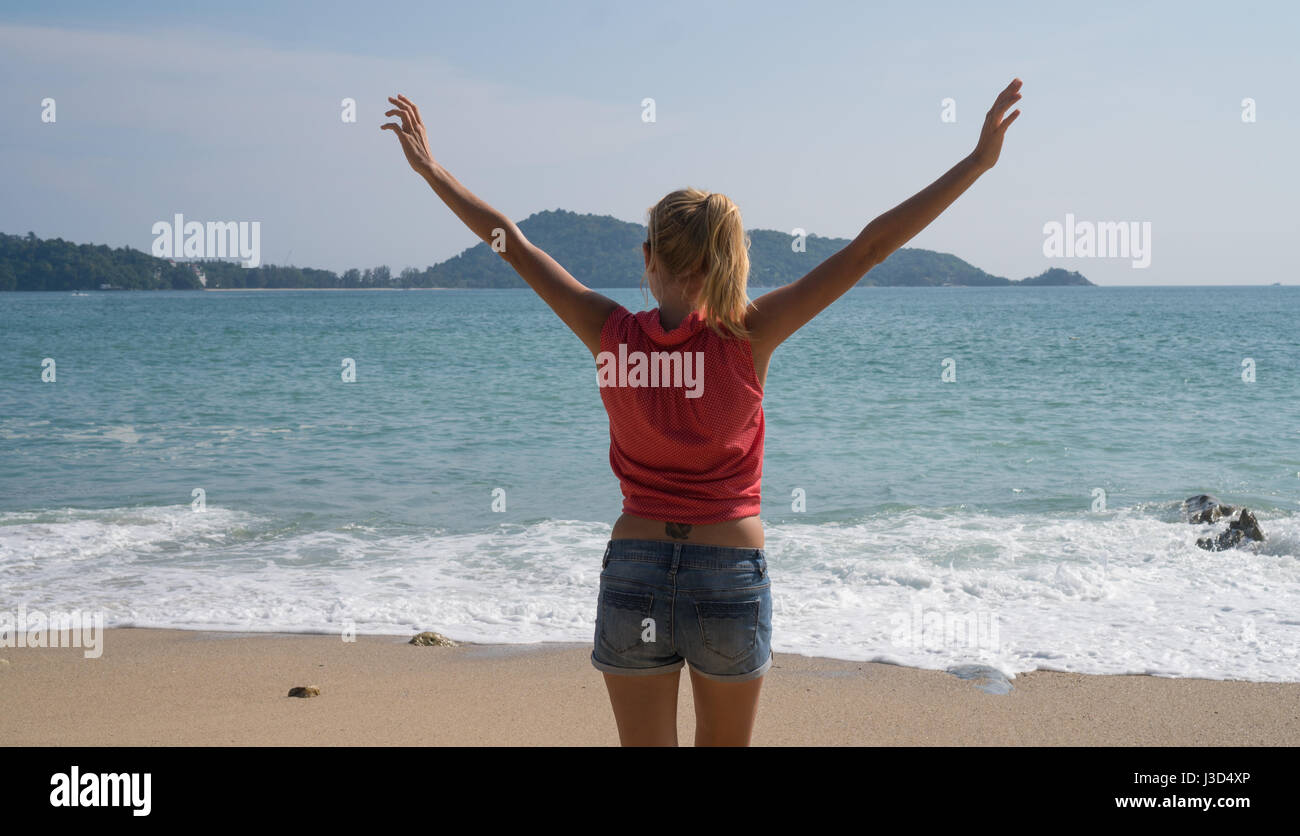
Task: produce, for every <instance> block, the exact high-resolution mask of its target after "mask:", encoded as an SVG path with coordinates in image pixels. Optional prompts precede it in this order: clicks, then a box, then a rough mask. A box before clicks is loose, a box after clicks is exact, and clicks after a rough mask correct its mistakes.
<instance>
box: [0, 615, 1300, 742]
mask: <svg viewBox="0 0 1300 836" xmlns="http://www.w3.org/2000/svg"><path fill="white" fill-rule="evenodd" d="M408 638H409V637H406V636H402V637H396V636H361V637H358V638H357V640H356V641H355V642H344V641H342V640H341V639H340V638H339V636H337V635H329V636H326V635H298V634H293V635H290V634H263V633H256V634H250V633H222V632H200V631H182V630H144V629H111V630H108V631H106V633H105V635H104V645H103V654H102V655H101V656H100V657H99V658H97V659H87V658H85V657H84V655H83V651H82V649H80V648H70V647H60V648H4V649H0V660H4V661H0V706H3V711H0V745H58V746H63V745H78V746H157V745H181V746H225V745H254V746H256V745H270V746H281V745H283V746H300V745H333V746H353V745H381V746H383V745H419V746H444V745H468V746H514V745H523V746H614V745H617V744H618V733H617V731H616V728H615V725H614V717H613V714H612V712H611V710H610V707H609V701H608V697H607V696H606V693H605V687H604V681H603V679H602V676H601V674H600V673H599V672H598V671H597V670H595V669H594V668H593V667H591V664H590V662H589V661H588V654H589V652H590V645H585V644H567V643H545V644H538V645H462V646H460V647H455V648H447V647H415V646H412V645H409V644H407V643H406V642H407V639H408ZM6 662H7V664H6ZM300 685H316V686H319V687H320V690H321V694H320V696H319V697H313V698H311V699H295V698H289V697H288V696H287V694H288V692H289V689H290V688H291V687H294V686H300ZM1012 686H1013V687H1012V689H1011V691H1010V692H1009V693H1005V694H991V693H987V692H986V691H985V690H982V689H981V688H980V687H978V686H977V684H975V683H973V682H971V681H968V680H963V679H960V678H958V677H956V676H953V675H951V674H948V673H944V672H942V671H927V670H917V669H912V668H904V667H898V666H894V665H885V664H878V663H871V662H847V661H842V660H835V659H823V658H816V657H807V656H798V655H794V654H787V653H778V654H776V655H775V656H774V662H773V667H772V670H771V672H770V673H769V674H768V676H767V677H766V679H765V681H764V686H763V695H762V701H761V704H760V707H759V715H758V724H757V726H756V728H755V732H754V737H753V744H754V745H756V746H802V745H813V746H836V745H865V746H874V745H886V746H894V745H1012V746H1017V745H1031V746H1042V745H1047V746H1054V745H1119V746H1147V745H1174V746H1190V745H1197V746H1200V745H1211V746H1238V745H1286V746H1295V745H1298V744H1300V683H1259V682H1236V681H1228V682H1222V681H1214V680H1198V679H1169V678H1163V677H1153V676H1090V675H1083V674H1070V673H1057V672H1048V671H1038V672H1034V673H1030V674H1022V675H1021V676H1018V677H1016V678H1015V679H1014V680H1013V681H1012ZM681 689H682V690H681V696H680V699H679V707H678V735H679V739H680V740H681V742H682V743H683V745H689V743H690V741H691V740H692V738H693V733H694V711H693V708H692V704H691V697H690V679H689V676H688V675H686V672H685V671H683V672H682V677H681Z"/></svg>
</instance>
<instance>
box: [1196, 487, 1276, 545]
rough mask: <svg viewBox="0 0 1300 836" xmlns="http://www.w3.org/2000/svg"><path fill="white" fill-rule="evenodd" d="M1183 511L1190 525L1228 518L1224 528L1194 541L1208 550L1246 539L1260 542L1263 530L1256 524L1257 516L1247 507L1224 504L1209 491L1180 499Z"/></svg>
mask: <svg viewBox="0 0 1300 836" xmlns="http://www.w3.org/2000/svg"><path fill="white" fill-rule="evenodd" d="M1183 513H1184V515H1186V517H1187V521H1188V522H1189V523H1192V524H1194V525H1199V524H1203V523H1214V522H1217V521H1219V520H1221V519H1225V518H1227V519H1228V527H1227V529H1225V530H1224V531H1221V532H1219V534H1217V535H1214V536H1210V537H1202V538H1200V539H1199V540H1197V541H1196V545H1198V546H1200V547H1201V548H1203V549H1206V550H1208V551H1212V552H1220V551H1223V550H1224V549H1230V548H1232V547H1234V546H1239V545H1241V544H1242V543H1243V541H1246V540H1250V541H1252V542H1256V543H1262V542H1264V530H1263V529H1261V528H1260V527H1259V520H1257V519H1255V515H1254V514H1252V513H1251V512H1250V509H1249V508H1241V509H1237V508H1234V507H1232V506H1231V505H1224V504H1223V503H1222V502H1220V501H1219V500H1217V499H1215V498H1214V497H1212V496H1210V495H1209V494H1197V495H1196V496H1190V497H1188V498H1187V499H1185V500H1183Z"/></svg>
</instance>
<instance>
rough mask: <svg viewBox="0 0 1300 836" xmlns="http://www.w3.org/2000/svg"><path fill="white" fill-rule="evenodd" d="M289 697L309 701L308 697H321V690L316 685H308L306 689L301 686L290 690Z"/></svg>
mask: <svg viewBox="0 0 1300 836" xmlns="http://www.w3.org/2000/svg"><path fill="white" fill-rule="evenodd" d="M289 696H291V697H302V698H303V699H307V698H308V697H319V696H320V688H319V687H317V686H315V685H307V686H305V687H304V686H301V685H300V686H298V687H297V688H290V689H289Z"/></svg>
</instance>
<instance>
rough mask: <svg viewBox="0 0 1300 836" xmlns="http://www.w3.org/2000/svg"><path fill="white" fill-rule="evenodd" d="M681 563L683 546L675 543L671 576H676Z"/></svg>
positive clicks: (669, 572) (669, 571)
mask: <svg viewBox="0 0 1300 836" xmlns="http://www.w3.org/2000/svg"><path fill="white" fill-rule="evenodd" d="M681 562H682V544H681V543H673V568H671V569H669V570H668V574H670V575H673V574H676V573H677V566H678V564H680V563H681Z"/></svg>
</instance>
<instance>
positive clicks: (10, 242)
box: [0, 209, 1092, 291]
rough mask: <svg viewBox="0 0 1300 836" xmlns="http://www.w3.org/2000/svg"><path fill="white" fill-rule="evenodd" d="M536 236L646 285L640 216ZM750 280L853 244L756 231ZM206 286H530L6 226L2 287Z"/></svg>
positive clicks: (530, 222) (1053, 276) (466, 257)
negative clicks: (72, 237) (180, 250)
mask: <svg viewBox="0 0 1300 836" xmlns="http://www.w3.org/2000/svg"><path fill="white" fill-rule="evenodd" d="M519 228H520V229H522V230H523V232H524V234H525V235H527V236H528V239H529V240H530V241H532V242H533V243H535V244H537V245H538V246H539V247H541V248H542V249H544V250H546V251H547V252H548V253H550V254H551V255H552V256H553V257H554V258H555V260H556V261H558V262H560V263H561V264H563V265H564V266H565V268H566V269H568V271H569V272H570V273H572V274H573V275H574V276H575V277H576V278H577V279H578V281H580V282H582V283H583V284H585V285H587V286H588V287H637V286H638V285H639V284H640V281H641V274H642V272H643V270H644V260H643V258H642V255H641V242H642V241H644V240H645V235H646V230H645V227H644V226H642V225H641V224H635V223H629V222H627V221H620V220H619V219H618V218H612V217H609V216H608V215H579V214H577V213H576V212H567V211H565V210H563V209H556V210H548V211H545V212H537V213H535V214H533V215H530V216H529V217H527V218H525V219H524V220H522V221H520V222H519ZM749 238H750V249H749V262H750V277H749V281H750V284H751V285H752V286H754V287H779V286H781V285H785V284H789V283H790V282H792V281H795V280H796V279H798V278H799V277H800V276H802V275H804V274H805V273H807V272H808V271H809V270H811V269H812V268H813V267H815V266H817V265H818V264H819V263H821V262H822V261H823V260H825V259H826V258H827V257H828V256H830V255H832V254H833V253H835V252H836V251H838V250H839V249H840V248H842V247H844V246H845V245H846V244H848V243H849V242H848V239H845V238H823V237H821V236H818V235H809V236H808V237H807V238H806V239H805V241H804V245H805V246H804V251H803V252H795V251H794V249H793V248H792V247H791V242H792V240H793V239H792V238H791V236H790V235H787V234H785V233H783V232H776V231H774V230H770V229H754V230H750V232H749ZM859 284H860V285H867V286H873V285H874V286H882V287H896V286H905V287H937V286H956V287H981V286H992V285H1089V286H1091V285H1092V282H1090V281H1088V280H1087V279H1085V278H1084V277H1083V276H1081V275H1080V274H1078V273H1074V272H1070V271H1067V270H1062V269H1060V268H1058V267H1053V268H1051V269H1050V270H1046V271H1044V272H1043V273H1042V274H1041V275H1038V276H1033V277H1031V278H1027V279H1021V280H1019V281H1012V280H1011V279H1006V278H1003V277H1001V276H994V275H991V274H989V273H985V272H984V271H983V270H981V269H979V268H978V267H975V266H973V265H971V264H968V263H966V262H965V261H962V260H961V259H960V258H958V257H957V256H955V255H950V254H948V253H938V252H934V251H932V250H921V249H912V248H904V249H901V250H899V251H898V252H896V253H894V254H893V255H891V256H890V257H889V258H887V259H885V261H884V263H882V264H880V265H878V266H876V267H875V268H874V269H873V270H871V272H869V273H867V275H866V276H865V277H864V278H863V279H862V281H861V282H859ZM105 286H107V287H110V288H112V289H114V290H200V289H202V288H204V287H205V286H206V287H208V288H295V287H301V288H315V287H328V288H375V287H463V288H509V287H526V285H525V284H524V281H523V279H521V278H519V276H518V275H516V273H515V272H514V270H512V269H510V265H508V264H506V262H505V261H504V260H503V259H502V258H501V257H500V256H499V255H497V254H496V253H495V252H493V251H492V249H491V248H490V247H489V246H488V245H487V244H484V243H479V244H476V245H475V246H473V247H470V248H469V249H467V250H465V251H463V252H462V253H460V254H459V255H456V256H453V257H452V258H449V259H447V260H446V261H443V262H440V263H438V264H435V265H433V266H431V267H426V268H424V269H423V270H417V269H415V268H407V269H405V270H402V271H401V272H400V273H398V274H396V275H394V274H393V273H392V271H390V270H389V268H388V267H387V266H380V267H374V268H367V269H365V270H357V269H352V270H347V271H345V272H344V273H342V274H341V275H340V274H337V273H334V272H332V271H330V270H317V269H313V268H306V267H302V268H300V267H286V266H277V265H271V264H266V265H262V266H260V267H241V266H240V265H238V264H236V263H233V262H229V261H203V262H195V263H186V262H183V261H182V262H175V261H172V260H169V259H163V258H155V257H154V256H152V255H150V254H148V253H143V252H140V251H139V250H133V249H130V248H128V247H118V248H117V249H111V248H109V247H106V246H102V245H101V246H94V245H90V244H73V243H71V242H68V241H64V240H62V239H60V238H53V239H45V240H42V239H39V238H37V237H36V236H35V235H33V234H32V233H30V232H29V233H27V235H26V236H17V235H5V234H3V233H0V291H2V290H56V291H57V290H62V291H68V290H94V289H97V288H101V287H105Z"/></svg>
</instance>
